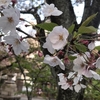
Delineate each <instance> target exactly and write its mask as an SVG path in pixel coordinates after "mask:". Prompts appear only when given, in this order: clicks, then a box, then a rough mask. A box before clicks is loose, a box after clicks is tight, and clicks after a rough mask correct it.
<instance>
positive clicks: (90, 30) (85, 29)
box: [78, 26, 97, 33]
mask: <svg viewBox="0 0 100 100" xmlns="http://www.w3.org/2000/svg"><path fill="white" fill-rule="evenodd" d="M93 32H97V29H96V28H95V27H93V26H88V27H85V26H81V27H80V28H79V29H78V33H93Z"/></svg>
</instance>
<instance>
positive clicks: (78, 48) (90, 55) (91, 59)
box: [0, 0, 100, 92]
mask: <svg viewBox="0 0 100 100" xmlns="http://www.w3.org/2000/svg"><path fill="white" fill-rule="evenodd" d="M10 2H11V0H0V7H2V8H3V9H2V11H1V13H2V14H1V17H0V28H1V33H2V35H3V39H1V40H0V41H1V42H2V41H3V42H4V43H5V44H6V46H7V48H8V50H9V51H10V52H11V51H12V52H13V53H14V54H15V55H19V54H20V53H22V52H28V49H29V44H28V42H27V40H25V39H23V38H22V37H20V36H19V34H18V33H17V31H16V26H17V25H18V23H19V21H20V20H19V19H20V11H19V10H18V9H16V8H14V7H12V6H8V5H9V3H10ZM43 13H44V16H45V17H46V18H47V17H49V16H60V15H62V14H63V12H62V11H60V10H58V9H57V8H56V7H55V5H54V4H50V5H49V4H47V3H46V4H45V7H44V8H43ZM91 18H93V16H92V17H91ZM91 18H90V20H91ZM88 20H89V19H88ZM88 22H89V21H88ZM86 23H87V22H86ZM82 25H83V26H82ZM82 25H81V26H80V27H79V29H77V31H74V28H75V26H74V25H72V26H71V27H70V28H69V30H68V29H66V28H65V27H63V26H62V25H60V26H57V25H55V26H54V27H53V29H52V31H49V34H47V37H46V42H45V43H44V44H43V48H45V49H47V50H48V52H49V54H50V55H49V54H47V55H46V56H45V57H44V61H43V62H44V63H46V64H48V65H50V66H51V67H53V68H55V67H56V66H57V68H58V67H59V68H60V69H61V72H60V71H59V73H58V74H57V75H58V78H59V82H58V85H60V86H61V88H62V89H64V90H66V89H70V90H75V91H76V92H79V91H80V90H81V89H82V88H86V85H85V84H83V80H84V78H85V79H88V78H93V79H96V80H100V75H99V74H98V73H97V72H96V70H97V69H100V55H99V53H98V52H96V50H97V49H96V47H95V43H94V40H92V39H87V38H86V39H85V37H84V33H88V34H91V35H94V33H95V32H96V29H95V28H94V27H91V26H89V27H87V26H85V22H84V23H83V24H82ZM38 27H39V26H38ZM42 28H43V27H42ZM44 29H45V28H44ZM83 31H84V32H83ZM90 38H91V37H90ZM39 53H40V52H39ZM40 56H41V55H40ZM67 64H68V65H70V66H71V68H70V70H71V72H69V73H66V69H68V68H67V66H66V65H67ZM62 72H64V73H62Z"/></svg>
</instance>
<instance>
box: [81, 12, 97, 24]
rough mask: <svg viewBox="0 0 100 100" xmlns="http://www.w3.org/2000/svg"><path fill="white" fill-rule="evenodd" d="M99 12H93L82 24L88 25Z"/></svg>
mask: <svg viewBox="0 0 100 100" xmlns="http://www.w3.org/2000/svg"><path fill="white" fill-rule="evenodd" d="M97 14H98V13H96V14H93V15H91V16H90V17H88V18H87V19H86V20H85V21H84V22H83V23H82V26H87V25H88V24H89V23H90V22H91V21H92V20H93V19H94V18H95V17H96V15H97Z"/></svg>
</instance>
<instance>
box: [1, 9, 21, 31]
mask: <svg viewBox="0 0 100 100" xmlns="http://www.w3.org/2000/svg"><path fill="white" fill-rule="evenodd" d="M3 15H4V16H2V17H0V28H2V31H3V32H4V33H7V32H9V31H12V30H16V25H17V24H18V23H19V17H20V12H19V10H18V9H14V8H13V7H10V8H9V9H8V8H7V9H4V10H3Z"/></svg>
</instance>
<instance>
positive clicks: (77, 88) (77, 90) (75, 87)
mask: <svg viewBox="0 0 100 100" xmlns="http://www.w3.org/2000/svg"><path fill="white" fill-rule="evenodd" d="M81 88H86V86H85V85H84V84H81V83H80V84H77V85H75V86H74V89H75V91H76V92H79V91H80V90H81Z"/></svg>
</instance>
